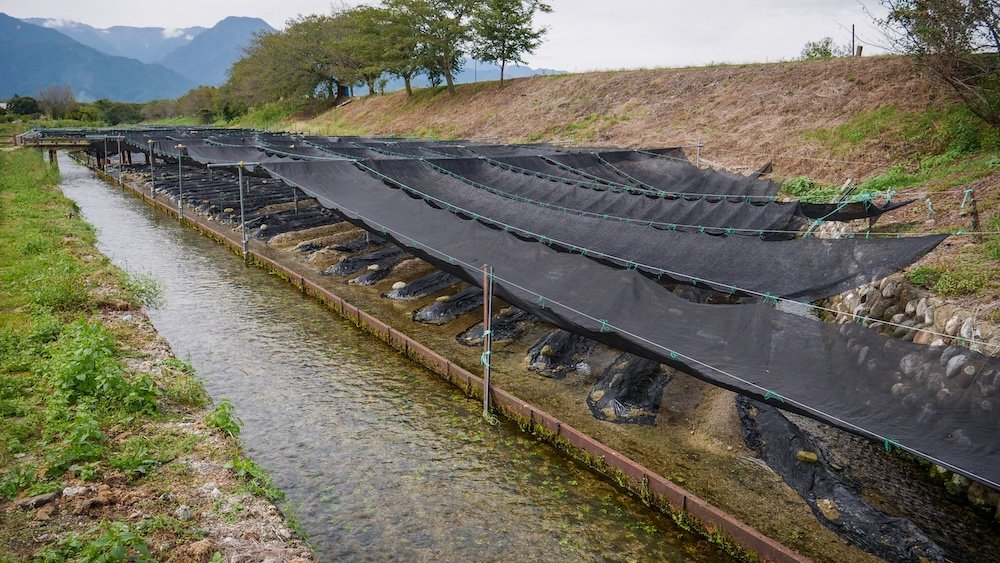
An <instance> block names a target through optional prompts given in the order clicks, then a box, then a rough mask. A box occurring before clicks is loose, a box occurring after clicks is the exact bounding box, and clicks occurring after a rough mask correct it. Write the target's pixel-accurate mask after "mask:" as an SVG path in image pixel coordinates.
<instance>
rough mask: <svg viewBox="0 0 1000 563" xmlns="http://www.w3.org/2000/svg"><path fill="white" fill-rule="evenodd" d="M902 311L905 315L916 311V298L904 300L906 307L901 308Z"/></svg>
mask: <svg viewBox="0 0 1000 563" xmlns="http://www.w3.org/2000/svg"><path fill="white" fill-rule="evenodd" d="M903 311H904V312H905V313H906V314H907V315H912V314H913V313H916V312H917V300H916V299H911V300H909V301H907V302H906V308H905V309H903Z"/></svg>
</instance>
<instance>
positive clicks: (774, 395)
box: [764, 389, 785, 403]
mask: <svg viewBox="0 0 1000 563" xmlns="http://www.w3.org/2000/svg"><path fill="white" fill-rule="evenodd" d="M768 399H774V400H776V401H778V402H779V403H784V402H785V398H784V397H782V396H781V395H779V394H777V393H775V392H774V391H771V390H770V389H768V390H767V393H764V400H765V401H766V400H768Z"/></svg>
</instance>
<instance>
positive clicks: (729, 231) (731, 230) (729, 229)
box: [725, 227, 736, 237]
mask: <svg viewBox="0 0 1000 563" xmlns="http://www.w3.org/2000/svg"><path fill="white" fill-rule="evenodd" d="M725 233H726V236H727V237H731V236H733V235H735V234H736V229H734V228H732V227H726V230H725Z"/></svg>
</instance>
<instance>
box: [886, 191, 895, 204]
mask: <svg viewBox="0 0 1000 563" xmlns="http://www.w3.org/2000/svg"><path fill="white" fill-rule="evenodd" d="M895 195H896V190H893V189H889V191H887V192H885V204H886V205H889V204H890V203H892V198H893V196H895Z"/></svg>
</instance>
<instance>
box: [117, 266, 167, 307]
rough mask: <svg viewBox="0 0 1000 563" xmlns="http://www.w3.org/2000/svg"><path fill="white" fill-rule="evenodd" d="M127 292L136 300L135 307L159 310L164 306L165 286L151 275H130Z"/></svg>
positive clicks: (126, 278) (126, 281)
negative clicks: (141, 306) (140, 306)
mask: <svg viewBox="0 0 1000 563" xmlns="http://www.w3.org/2000/svg"><path fill="white" fill-rule="evenodd" d="M124 286H125V291H126V292H127V293H128V295H129V296H130V297H132V299H133V300H134V303H132V304H133V305H143V306H146V307H153V308H154V309H155V308H158V307H162V306H163V284H161V283H160V281H159V280H158V279H156V278H154V277H153V276H152V275H150V274H133V273H128V274H127V275H126V276H125V283H124Z"/></svg>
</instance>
